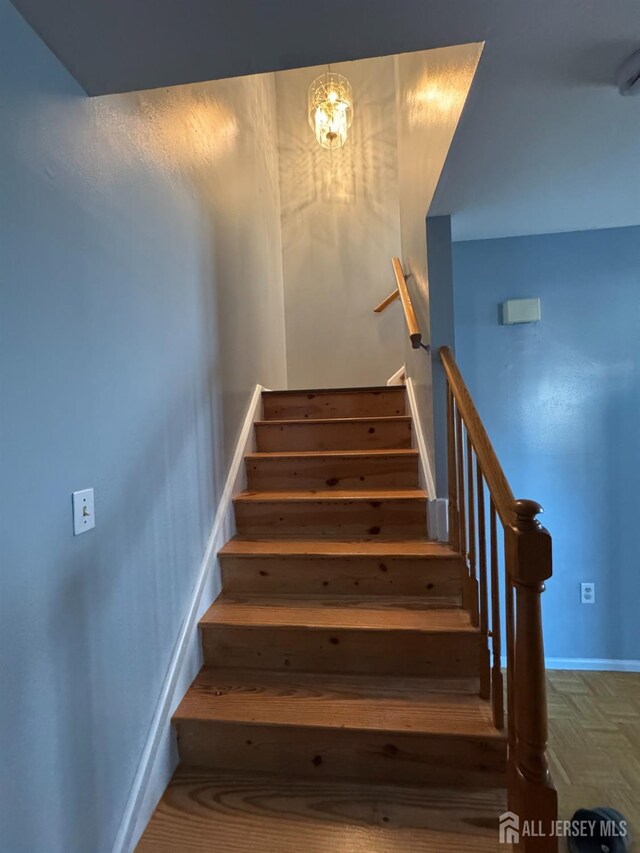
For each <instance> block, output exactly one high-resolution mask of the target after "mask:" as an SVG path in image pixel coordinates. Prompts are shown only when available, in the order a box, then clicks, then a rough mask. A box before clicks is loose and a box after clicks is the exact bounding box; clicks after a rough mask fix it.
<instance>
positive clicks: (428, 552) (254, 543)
mask: <svg viewBox="0 0 640 853" xmlns="http://www.w3.org/2000/svg"><path fill="white" fill-rule="evenodd" d="M219 553H220V554H222V555H231V554H234V555H242V556H246V557H265V556H277V557H299V556H323V557H341V558H342V557H381V558H382V557H399V558H402V557H407V558H411V559H413V558H415V557H423V558H425V559H429V558H430V557H437V558H438V559H442V558H448V559H452V560H459V559H461V556H460V554H459V553H457V552H456V551H454V550H453V549H452V548H451V547H450V546H449V545H446V544H443V543H440V542H434V541H432V540H430V539H393V540H384V539H382V540H380V539H375V540H368V539H362V540H359V541H358V540H352V539H351V540H349V539H291V538H287V539H250V538H247V537H243V536H234V538H233V539H230V540H229V541H228V542H227V543H226V545H224V546H223V548H222V549H221V550H220V552H219Z"/></svg>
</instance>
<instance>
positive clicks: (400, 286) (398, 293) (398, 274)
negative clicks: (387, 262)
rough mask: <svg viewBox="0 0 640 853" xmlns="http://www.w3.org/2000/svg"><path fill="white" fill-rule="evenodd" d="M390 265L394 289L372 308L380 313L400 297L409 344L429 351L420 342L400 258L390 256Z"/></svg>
mask: <svg viewBox="0 0 640 853" xmlns="http://www.w3.org/2000/svg"><path fill="white" fill-rule="evenodd" d="M391 265H392V267H393V275H394V276H395V280H396V289H395V290H392V291H391V293H390V294H389V295H388V296H387V297H385V298H384V299H383V300H382V302H381V303H380V304H379V305H376V307H375V308H374V309H373V310H374V313H376V314H381V313H382V312H383V311H384V310H385V308H388V307H389V305H391V303H392V302H395V301H396V299H398V298H399V299H400V301H401V302H402V310H403V311H404V320H405V323H406V324H407V331H408V332H409V338H410V340H411V346H412V347H413V349H420V347H422V349H424V350H426V351H427V352H430V351H431V347H430V346H429V345H428V344H423V343H422V332H421V331H420V326H419V325H418V318H417V317H416V312H415V308H414V307H413V302H412V301H411V294H410V293H409V289H408V287H407V278H408V276H405V274H404V271H403V269H402V263H401V262H400V258H392V259H391Z"/></svg>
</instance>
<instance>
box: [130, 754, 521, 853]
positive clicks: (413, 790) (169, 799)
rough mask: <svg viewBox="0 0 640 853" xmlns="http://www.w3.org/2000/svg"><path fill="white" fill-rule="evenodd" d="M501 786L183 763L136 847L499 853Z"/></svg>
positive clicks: (186, 851) (269, 852)
mask: <svg viewBox="0 0 640 853" xmlns="http://www.w3.org/2000/svg"><path fill="white" fill-rule="evenodd" d="M506 809H507V805H506V797H505V793H504V791H503V790H502V789H495V788H421V787H409V786H399V785H382V784H377V785H376V784H372V783H358V782H345V781H337V780H333V779H331V780H321V779H320V780H318V779H313V780H310V779H297V778H287V779H283V778H278V777H274V776H270V775H263V774H259V773H255V772H254V773H247V772H239V771H234V772H229V771H227V772H221V771H213V770H202V769H189V768H179V769H178V771H177V772H176V774H175V775H174V777H173V779H172V780H171V783H170V785H169V787H168V788H167V790H166V791H165V793H164V795H163V797H162V800H161V801H160V803H159V805H158V807H157V809H156V811H155V812H154V815H153V818H152V819H151V822H150V823H149V826H148V827H147V829H146V830H145V832H144V835H143V836H142V839H141V840H140V842H139V844H138V846H137V848H136V850H137V853H177V851H180V853H209V852H210V851H211V850H220V851H224V853H255V851H256V850H258V851H263V853H276V851H277V853H299V851H300V850H305V851H306V853H328V851H337V850H344V851H352V853H364V851H376V853H406V851H407V850H411V851H412V853H459V851H473V853H498V851H501V850H502V851H505V850H508V849H509V848H508V847H506V846H505V845H499V844H498V828H497V825H498V816H499V815H500V814H502V813H503V812H505V811H506Z"/></svg>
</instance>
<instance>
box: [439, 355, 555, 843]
mask: <svg viewBox="0 0 640 853" xmlns="http://www.w3.org/2000/svg"><path fill="white" fill-rule="evenodd" d="M440 359H441V361H442V365H443V368H444V372H445V377H446V395H447V396H446V407H447V474H448V487H449V541H450V544H451V546H452V547H453V548H455V550H456V551H459V552H460V555H461V557H462V560H461V589H462V604H463V607H464V608H465V609H466V610H467V611H468V612H469V618H470V621H471V623H472V624H473V625H476V626H478V627H479V628H480V638H481V654H480V694H481V695H482V696H483V697H484V698H489V699H490V700H491V704H492V708H493V719H494V722H495V725H496V727H497V728H502V726H503V725H504V723H505V717H504V705H503V680H502V671H501V654H502V648H503V643H502V637H503V635H502V625H503V616H502V614H501V607H502V606H503V604H502V603H503V602H504V647H505V649H506V653H507V665H506V674H507V678H506V682H507V690H506V694H507V697H506V698H507V715H506V725H507V791H508V800H509V810H510V811H512V812H515V814H517V815H518V816H519V818H520V820H521V821H528V822H529V823H530V825H533V826H536V827H538V829H539V830H541V833H539V835H538V836H534V835H531V836H528V837H527V836H521V838H520V845H519V847H518V850H519V851H522V853H557V851H558V839H557V837H556V835H555V833H554V832H553V827H554V822H555V821H556V820H557V816H558V802H557V795H556V791H555V789H554V787H553V783H552V781H551V777H550V774H549V762H548V758H547V729H548V721H547V700H546V676H545V658H544V643H543V637H542V611H541V605H542V593H543V591H544V588H545V586H544V585H545V581H546V580H548V578H550V577H551V566H552V563H551V536H550V534H549V531H548V530H545V528H544V527H542V525H541V524H540V522H539V521H538V519H537V516H538V515H539V514H540V513H541V512H542V507H541V506H540V504H538V503H536V501H530V500H515V499H514V497H513V492H512V491H511V488H510V487H509V483H508V482H507V478H506V477H505V474H504V471H503V470H502V467H501V465H500V463H499V461H498V457H497V456H496V452H495V450H494V449H493V446H492V444H491V442H490V440H489V436H488V435H487V432H486V430H485V428H484V425H483V423H482V421H481V420H480V416H479V414H478V412H477V410H476V407H475V405H474V403H473V400H472V398H471V395H470V394H469V390H468V388H467V386H466V385H465V382H464V380H463V378H462V375H461V373H460V371H459V369H458V366H457V364H456V362H455V359H454V357H453V353H452V352H451V350H450V349H449V348H448V347H442V348H441V349H440ZM486 491H488V493H489V501H488V522H489V523H488V525H487V504H486V502H485V492H486ZM498 519H500V521H501V522H502V528H503V530H502V533H503V535H502V536H500V535H499V532H498V524H497V520H498ZM487 528H488V529H487ZM487 539H488V543H487ZM501 541H502V550H503V553H502V557H500V555H499V549H500V543H501ZM487 544H488V545H489V547H488V548H487ZM487 557H488V559H487ZM489 641H491V648H489Z"/></svg>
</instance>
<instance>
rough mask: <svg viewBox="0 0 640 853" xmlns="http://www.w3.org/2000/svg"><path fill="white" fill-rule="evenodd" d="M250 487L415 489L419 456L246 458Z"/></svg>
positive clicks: (266, 488)
mask: <svg viewBox="0 0 640 853" xmlns="http://www.w3.org/2000/svg"><path fill="white" fill-rule="evenodd" d="M246 465H247V488H249V489H251V490H253V491H260V490H263V491H278V490H290V489H330V488H337V489H369V488H382V489H402V488H409V489H410V488H416V487H417V486H418V485H419V483H418V457H417V456H398V457H385V456H381V457H376V456H357V457H354V458H348V457H347V458H344V457H342V458H337V459H336V458H335V457H332V456H326V457H323V458H310V459H293V460H292V459H289V458H277V457H274V458H271V459H269V458H264V459H247V461H246Z"/></svg>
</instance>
